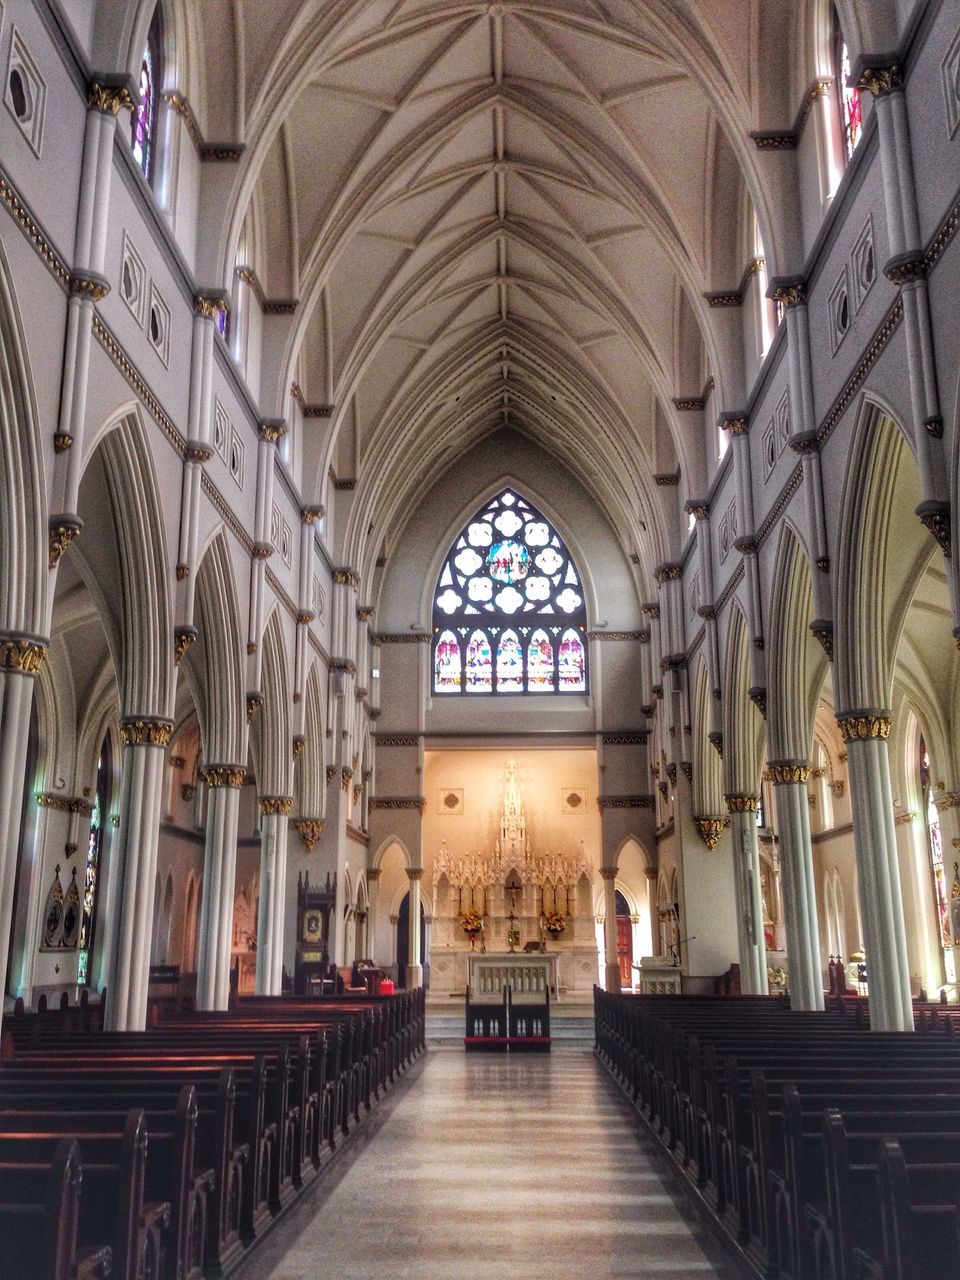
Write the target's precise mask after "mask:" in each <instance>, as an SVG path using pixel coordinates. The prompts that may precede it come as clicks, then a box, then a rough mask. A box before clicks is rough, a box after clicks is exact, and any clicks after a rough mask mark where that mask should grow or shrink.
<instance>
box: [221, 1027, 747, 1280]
mask: <svg viewBox="0 0 960 1280" xmlns="http://www.w3.org/2000/svg"><path fill="white" fill-rule="evenodd" d="M372 1121H373V1123H372V1124H371V1125H370V1127H369V1129H365V1130H364V1132H363V1133H361V1134H358V1135H357V1141H356V1146H355V1147H354V1146H353V1144H351V1148H350V1149H348V1150H347V1151H345V1152H344V1154H343V1164H342V1166H340V1167H338V1166H339V1160H338V1161H337V1162H336V1164H335V1165H334V1167H333V1168H331V1169H330V1171H329V1176H328V1178H325V1179H323V1181H322V1183H321V1185H320V1186H318V1188H317V1193H316V1195H314V1196H310V1195H308V1196H306V1197H305V1198H304V1200H303V1201H302V1202H301V1203H300V1204H298V1205H297V1206H296V1208H295V1209H294V1211H293V1212H292V1213H291V1215H290V1217H289V1220H288V1221H287V1222H284V1223H280V1224H278V1227H277V1229H276V1231H274V1232H273V1233H272V1234H271V1235H270V1236H269V1237H268V1238H267V1240H266V1241H265V1244H264V1247H263V1248H262V1249H260V1250H257V1251H256V1252H255V1253H254V1255H253V1257H251V1258H250V1260H249V1262H248V1264H247V1265H246V1267H245V1268H244V1269H242V1270H241V1272H240V1276H241V1277H242V1280H253V1277H256V1278H257V1280H394V1278H395V1277H416V1280H450V1278H451V1277H452V1278H453V1280H459V1278H460V1277H463V1280H521V1278H522V1280H539V1278H540V1277H543V1278H544V1280H548V1278H549V1280H573V1278H574V1277H576V1280H612V1278H613V1277H617V1278H618V1280H627V1278H628V1277H631V1278H632V1277H643V1278H647V1277H649V1278H650V1280H653V1278H654V1277H663V1278H666V1277H670V1278H671V1280H714V1278H715V1277H720V1278H722V1280H736V1277H737V1274H738V1273H737V1272H735V1271H734V1270H733V1269H732V1267H731V1266H730V1264H723V1263H718V1262H716V1260H715V1261H714V1262H713V1263H711V1261H709V1260H708V1257H707V1254H706V1253H705V1252H704V1249H706V1250H707V1251H708V1252H709V1253H710V1254H711V1256H713V1257H714V1259H716V1253H717V1250H716V1246H714V1245H713V1243H712V1240H711V1239H710V1238H709V1237H707V1238H706V1239H705V1238H704V1236H703V1234H702V1233H701V1232H700V1230H699V1229H698V1228H697V1227H695V1226H692V1225H690V1221H689V1220H688V1219H687V1218H685V1217H684V1216H683V1215H682V1213H681V1211H680V1209H678V1207H677V1203H678V1202H675V1199H674V1197H673V1196H672V1195H671V1194H670V1192H669V1190H668V1188H667V1184H666V1183H665V1181H664V1179H663V1178H662V1177H661V1175H660V1174H659V1173H658V1172H657V1168H656V1167H655V1164H654V1162H653V1161H652V1160H651V1159H650V1157H649V1155H648V1154H647V1152H646V1150H645V1146H644V1143H645V1142H646V1141H648V1140H647V1139H637V1138H635V1137H634V1136H633V1135H632V1133H631V1130H630V1125H629V1121H628V1120H627V1119H626V1117H625V1111H624V1105H623V1104H622V1103H621V1102H620V1101H619V1099H618V1098H617V1097H616V1096H615V1095H614V1093H613V1091H612V1090H611V1089H610V1087H609V1086H608V1084H607V1083H606V1081H605V1079H604V1072H603V1070H602V1068H601V1067H599V1066H598V1065H597V1063H596V1062H595V1061H594V1058H593V1055H592V1054H591V1053H590V1052H588V1051H586V1050H573V1049H571V1050H563V1051H560V1052H556V1053H553V1054H545V1055H542V1056H539V1055H533V1056H528V1057H523V1056H520V1055H513V1056H511V1057H506V1056H501V1055H498V1054H465V1053H464V1052H463V1051H462V1050H456V1049H434V1050H431V1051H430V1052H429V1053H428V1054H427V1055H426V1059H425V1061H424V1063H423V1066H422V1068H420V1069H418V1070H416V1071H415V1073H414V1076H413V1078H411V1079H409V1081H407V1082H405V1083H404V1085H403V1086H402V1088H401V1089H400V1090H399V1091H398V1094H397V1096H396V1097H395V1098H393V1099H388V1100H387V1102H386V1103H385V1105H384V1107H383V1108H382V1110H381V1111H380V1112H378V1114H377V1115H376V1116H375V1117H372ZM658 1166H659V1162H657V1167H658ZM668 1177H669V1175H668ZM679 1203H682V1202H679Z"/></svg>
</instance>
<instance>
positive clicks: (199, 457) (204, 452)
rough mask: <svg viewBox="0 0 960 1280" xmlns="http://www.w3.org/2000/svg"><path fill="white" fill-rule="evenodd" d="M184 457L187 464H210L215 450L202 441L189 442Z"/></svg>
mask: <svg viewBox="0 0 960 1280" xmlns="http://www.w3.org/2000/svg"><path fill="white" fill-rule="evenodd" d="M183 456H184V459H185V460H186V461H187V462H201V463H203V462H209V461H210V459H211V458H212V457H213V450H212V449H211V448H210V446H209V445H206V444H203V443H202V441H200V440H188V441H187V447H186V448H185V449H184V451H183Z"/></svg>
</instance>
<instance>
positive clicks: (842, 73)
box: [833, 8, 863, 160]
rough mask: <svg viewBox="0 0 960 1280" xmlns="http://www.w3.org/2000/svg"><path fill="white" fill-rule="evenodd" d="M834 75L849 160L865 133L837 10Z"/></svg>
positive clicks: (835, 12)
mask: <svg viewBox="0 0 960 1280" xmlns="http://www.w3.org/2000/svg"><path fill="white" fill-rule="evenodd" d="M833 74H834V79H835V80H836V95H837V105H838V106H839V108H840V126H841V130H842V132H843V145H844V149H845V152H846V159H847V160H849V159H850V157H851V156H852V155H853V153H854V151H855V150H856V147H857V143H858V142H859V141H860V135H861V133H862V132H863V115H862V104H861V101H860V90H859V89H858V88H857V87H856V86H855V85H854V86H851V85H850V84H848V83H847V82H848V81H849V79H850V74H851V70H850V50H849V49H848V48H847V42H846V40H844V38H843V29H842V27H841V26H840V16H839V14H838V13H837V10H836V8H834V10H833Z"/></svg>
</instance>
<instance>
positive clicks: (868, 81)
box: [857, 62, 903, 98]
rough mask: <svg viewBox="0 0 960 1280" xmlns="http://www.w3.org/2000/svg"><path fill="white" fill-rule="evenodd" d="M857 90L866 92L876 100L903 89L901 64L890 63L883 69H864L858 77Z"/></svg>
mask: <svg viewBox="0 0 960 1280" xmlns="http://www.w3.org/2000/svg"><path fill="white" fill-rule="evenodd" d="M857 88H858V89H864V90H866V91H867V92H868V93H870V94H872V96H873V97H874V98H882V97H884V96H885V95H886V94H888V93H893V92H894V91H895V90H897V89H902V88H903V75H902V73H901V71H900V66H899V64H898V63H896V62H890V63H888V64H887V65H886V66H881V67H864V68H863V70H862V71H861V72H860V74H859V76H857Z"/></svg>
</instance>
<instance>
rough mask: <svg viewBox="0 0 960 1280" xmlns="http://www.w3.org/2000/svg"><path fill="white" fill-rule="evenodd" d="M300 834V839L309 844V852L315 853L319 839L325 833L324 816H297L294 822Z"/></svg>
mask: <svg viewBox="0 0 960 1280" xmlns="http://www.w3.org/2000/svg"><path fill="white" fill-rule="evenodd" d="M293 825H294V826H295V827H296V829H297V831H298V832H299V834H300V839H301V840H302V841H303V843H304V844H305V845H306V846H307V853H313V851H314V849H315V848H316V847H317V841H318V840H319V839H320V837H321V835H323V828H324V827H325V826H326V823H325V821H324V819H323V818H297V819H296V820H295V821H294V824H293Z"/></svg>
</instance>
